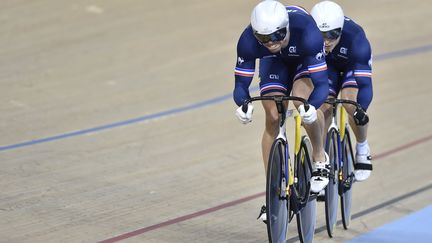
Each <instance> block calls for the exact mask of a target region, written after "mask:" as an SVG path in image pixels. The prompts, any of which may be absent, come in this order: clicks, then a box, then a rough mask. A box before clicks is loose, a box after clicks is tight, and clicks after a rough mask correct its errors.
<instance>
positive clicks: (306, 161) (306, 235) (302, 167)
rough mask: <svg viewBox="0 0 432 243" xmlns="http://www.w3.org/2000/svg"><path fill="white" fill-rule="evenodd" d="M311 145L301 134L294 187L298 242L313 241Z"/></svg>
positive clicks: (314, 200)
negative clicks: (296, 202) (296, 204)
mask: <svg viewBox="0 0 432 243" xmlns="http://www.w3.org/2000/svg"><path fill="white" fill-rule="evenodd" d="M311 153H312V146H311V143H310V140H309V138H308V137H306V136H303V137H302V142H301V145H300V151H299V153H298V154H297V155H296V156H295V164H294V178H296V179H295V180H294V187H295V190H296V191H297V193H298V194H297V201H298V207H299V208H300V210H299V211H298V213H297V214H296V219H297V230H298V234H299V239H300V242H302V243H305V242H306V243H309V242H312V241H313V237H314V233H315V224H316V198H315V197H314V198H311V197H310V178H311V177H312V154H311Z"/></svg>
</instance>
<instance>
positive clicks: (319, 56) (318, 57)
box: [315, 51, 324, 61]
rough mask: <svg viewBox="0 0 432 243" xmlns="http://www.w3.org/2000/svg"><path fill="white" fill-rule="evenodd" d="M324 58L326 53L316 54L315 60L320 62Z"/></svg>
mask: <svg viewBox="0 0 432 243" xmlns="http://www.w3.org/2000/svg"><path fill="white" fill-rule="evenodd" d="M323 57H324V53H323V51H320V52H318V54H316V56H315V58H316V59H317V60H318V61H319V60H321V59H323Z"/></svg>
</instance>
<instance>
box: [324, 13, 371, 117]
mask: <svg viewBox="0 0 432 243" xmlns="http://www.w3.org/2000/svg"><path fill="white" fill-rule="evenodd" d="M326 62H327V65H328V75H329V82H330V84H329V85H330V94H331V95H333V96H335V97H336V96H337V95H338V93H339V91H340V90H341V89H343V88H347V87H354V88H358V94H357V102H358V103H359V104H360V105H361V106H362V108H363V109H365V110H366V109H367V108H368V106H369V104H370V102H371V101H372V96H373V92H372V51H371V46H370V44H369V41H368V39H367V38H366V34H365V32H364V31H363V29H362V27H361V26H360V25H358V24H357V23H355V22H354V21H353V20H352V19H350V18H348V17H345V22H344V26H343V30H342V35H341V37H340V41H339V43H338V44H337V45H336V46H335V48H334V49H333V50H332V52H330V53H328V54H327V55H326Z"/></svg>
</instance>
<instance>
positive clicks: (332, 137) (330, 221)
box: [324, 128, 339, 237]
mask: <svg viewBox="0 0 432 243" xmlns="http://www.w3.org/2000/svg"><path fill="white" fill-rule="evenodd" d="M326 152H327V154H328V156H329V159H330V176H329V183H328V185H327V187H326V188H325V200H324V201H325V216H326V228H327V234H328V236H330V237H333V229H334V226H335V225H336V221H337V210H338V200H339V194H338V179H337V178H338V174H339V173H338V171H339V169H338V168H339V154H338V132H337V130H336V129H335V128H331V129H330V131H329V132H328V133H327V141H326Z"/></svg>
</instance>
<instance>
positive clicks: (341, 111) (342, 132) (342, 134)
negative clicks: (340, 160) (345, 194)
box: [339, 106, 347, 181]
mask: <svg viewBox="0 0 432 243" xmlns="http://www.w3.org/2000/svg"><path fill="white" fill-rule="evenodd" d="M339 114H340V117H339V118H340V120H339V132H340V140H341V141H343V139H344V138H345V128H346V119H347V118H346V116H347V114H346V111H345V108H344V107H343V106H340V108H339ZM342 179H343V178H342V170H339V180H340V181H342Z"/></svg>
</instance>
